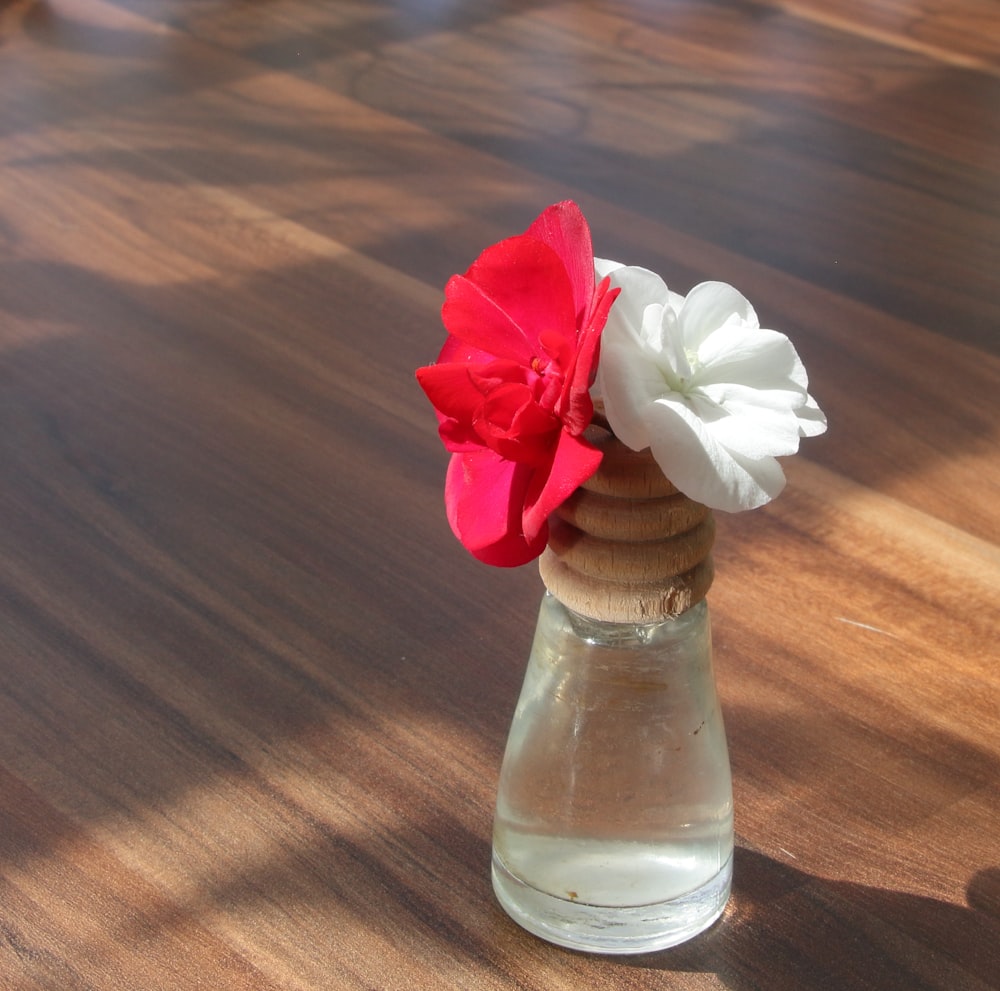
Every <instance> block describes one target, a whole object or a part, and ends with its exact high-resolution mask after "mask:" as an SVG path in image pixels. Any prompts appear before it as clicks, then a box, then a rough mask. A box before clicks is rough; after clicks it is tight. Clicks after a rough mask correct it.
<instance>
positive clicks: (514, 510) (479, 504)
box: [444, 449, 548, 568]
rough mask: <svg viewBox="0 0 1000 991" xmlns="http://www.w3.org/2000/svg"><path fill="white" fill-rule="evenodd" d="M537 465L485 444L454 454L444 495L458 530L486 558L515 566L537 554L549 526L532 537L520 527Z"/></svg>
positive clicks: (474, 552)
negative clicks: (508, 458)
mask: <svg viewBox="0 0 1000 991" xmlns="http://www.w3.org/2000/svg"><path fill="white" fill-rule="evenodd" d="M533 474H534V472H533V470H532V469H531V468H529V467H528V466H526V465H518V464H515V463H514V462H512V461H506V460H504V459H503V458H501V457H500V455H498V454H497V453H496V452H494V451H491V450H489V449H483V450H481V451H477V452H475V453H471V454H456V455H453V456H452V458H451V461H450V462H449V464H448V473H447V475H446V478H445V490H444V499H445V506H446V508H447V511H448V522H449V523H450V524H451V529H452V531H453V532H454V534H455V536H456V537H458V539H459V540H460V541H461V542H462V544H463V546H464V547H465V548H466V550H468V551H469V553H470V554H472V555H473V557H476V558H478V559H479V560H480V561H483V562H484V563H486V564H492V565H496V566H498V567H505V568H513V567H517V566H518V565H520V564H526V563H527V562H528V561H531V560H533V559H534V558H536V557H538V555H539V554H541V552H542V551H543V550H544V549H545V541H546V540H547V539H548V529H547V528H543V530H542V531H541V532H539V533H538V534H537V535H536V536H535V538H534V539H533V540H530V541H529V540H527V539H526V538H525V536H524V534H523V532H522V529H521V514H522V508H523V506H524V501H525V497H526V493H527V488H528V485H529V483H530V482H531V477H532V475H533Z"/></svg>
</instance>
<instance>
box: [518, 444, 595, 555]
mask: <svg viewBox="0 0 1000 991" xmlns="http://www.w3.org/2000/svg"><path fill="white" fill-rule="evenodd" d="M601 457H602V455H601V452H600V451H599V450H598V449H597V448H596V447H594V446H593V444H591V443H590V442H589V441H586V440H584V439H583V438H582V437H577V436H575V435H573V434H571V433H569V431H566V430H564V431H563V432H562V433H561V435H560V437H559V444H558V446H557V447H556V451H555V455H554V457H553V459H552V466H551V467H550V468H549V469H548V471H538V472H536V473H535V477H534V478H533V479H532V481H531V485H530V486H529V488H528V492H527V495H526V499H525V507H524V517H523V524H524V533H525V536H526V537H527V538H528V539H529V540H531V539H533V538H535V537H536V536H537V535H538V534H541V533H542V532H543V531H544V532H547V526H546V524H547V522H548V518H549V515H550V514H551V513H552V511H553V510H555V509H557V508H558V507H559V506H561V505H562V504H563V503H564V502H565V501H566V500H567V499H568V498H569V497H570V496H571V495H572V494H573V492H574V491H575V490H576V489H577V488H579V486H581V485H582V484H583V483H584V482H585V481H587V479H588V478H590V476H591V475H593V474H594V472H595V471H597V469H598V467H599V465H600V463H601Z"/></svg>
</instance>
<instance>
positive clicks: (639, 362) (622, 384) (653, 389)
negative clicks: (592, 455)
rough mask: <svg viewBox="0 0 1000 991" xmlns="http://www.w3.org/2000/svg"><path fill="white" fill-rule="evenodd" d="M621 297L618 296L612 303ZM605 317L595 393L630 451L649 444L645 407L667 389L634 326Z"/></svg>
mask: <svg viewBox="0 0 1000 991" xmlns="http://www.w3.org/2000/svg"><path fill="white" fill-rule="evenodd" d="M622 298H624V294H623V296H620V297H619V298H618V300H616V301H615V306H617V305H618V303H619V302H620V301H621V299H622ZM614 310H615V307H612V309H611V313H612V315H611V316H610V317H609V318H608V325H607V326H606V327H605V328H604V335H603V337H602V339H601V360H600V362H599V364H598V366H597V382H596V383H595V390H594V391H595V393H596V394H597V395H598V396H599V397H600V398H601V399H602V400H603V402H604V412H605V415H606V416H607V417H608V422H609V423H610V424H611V428H612V430H614V432H615V434H616V436H617V437H618V439H619V440H621V442H622V443H623V444H625V445H627V446H628V447H630V448H632V450H634V451H641V450H643V449H644V448H646V447H649V434H648V431H647V430H646V422H645V420H644V418H643V412H644V410H645V408H646V407H647V406H648V405H649V404H650V403H652V402H654V401H655V400H656V399H658V398H659V397H660V396H662V395H663V394H664V393H665V392H668V391H669V388H668V386H667V384H666V382H665V381H664V379H663V375H662V374H661V372H660V370H659V368H658V367H657V363H656V361H655V360H654V357H653V355H652V354H651V353H650V352H649V351H648V350H647V349H646V347H645V346H644V344H643V342H642V341H641V340H640V338H639V335H638V333H637V331H636V329H635V328H634V327H633V326H632V325H631V324H629V323H627V322H624V321H614Z"/></svg>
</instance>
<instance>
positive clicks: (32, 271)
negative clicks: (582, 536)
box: [0, 0, 1000, 991]
mask: <svg viewBox="0 0 1000 991" xmlns="http://www.w3.org/2000/svg"><path fill="white" fill-rule="evenodd" d="M567 197H569V198H573V199H576V200H577V201H578V202H579V203H580V204H581V206H582V207H583V209H584V211H585V213H586V214H587V217H588V219H589V220H590V223H591V226H592V228H593V232H594V239H595V243H596V246H597V250H598V254H601V255H604V256H606V257H611V258H616V259H619V260H621V261H626V262H630V263H633V264H642V265H645V266H646V267H649V268H652V269H654V270H656V271H658V272H660V273H661V274H663V275H664V277H665V278H666V279H667V281H668V282H669V283H670V285H671V286H672V287H674V288H676V289H677V290H679V291H681V292H686V291H687V289H688V288H690V287H691V286H692V285H693V284H694V283H696V282H698V281H701V280H703V279H706V278H712V279H721V280H724V281H728V282H731V283H732V284H734V285H736V286H737V287H739V288H740V289H741V290H742V291H743V292H744V293H746V295H747V296H748V297H749V298H750V299H751V301H752V302H753V303H754V304H755V306H756V307H757V310H758V312H759V313H760V314H761V317H762V319H763V321H764V323H765V324H766V325H769V326H774V327H777V328H780V329H782V330H784V331H786V332H787V333H788V334H789V335H790V336H791V337H792V338H793V340H794V341H795V343H796V345H797V347H798V350H799V352H800V354H801V355H802V356H803V359H804V360H805V362H806V365H807V367H808V368H809V370H810V373H811V390H812V392H813V394H814V395H815V396H816V397H817V398H818V399H819V401H820V403H821V405H822V406H823V407H824V409H825V411H826V412H827V414H828V416H829V420H830V429H829V432H828V434H827V435H826V436H824V437H822V438H819V439H815V440H812V441H809V442H807V443H806V444H805V445H804V450H803V453H802V454H801V455H800V456H799V457H798V458H796V459H793V460H792V461H790V462H788V463H787V474H788V477H789V485H788V488H787V490H786V492H785V493H784V494H782V496H781V497H780V498H779V499H778V500H777V501H776V502H774V503H773V504H771V505H770V506H768V507H766V508H765V509H763V510H759V511H756V512H753V513H748V514H742V515H738V516H726V517H722V518H720V520H719V536H718V543H717V548H716V564H717V569H718V577H717V579H716V583H715V586H714V587H713V589H712V592H711V595H710V603H711V607H712V612H713V621H714V628H715V646H716V673H717V676H718V681H719V690H720V693H721V696H722V701H723V705H724V711H725V717H726V721H727V728H728V733H729V741H730V749H731V756H732V763H733V770H734V777H735V792H736V803H737V833H738V843H739V850H738V854H737V860H736V881H735V892H734V897H733V900H732V903H731V905H730V908H729V909H728V911H727V913H726V916H725V918H724V919H723V921H722V922H721V924H719V925H717V926H716V927H714V928H713V929H712V930H711V931H709V932H708V933H706V934H704V935H703V936H701V937H699V938H697V939H696V940H694V941H693V942H691V943H689V944H686V945H684V946H682V947H680V948H677V949H675V950H673V951H669V952H664V953H660V954H655V955H652V956H646V957H639V958H635V959H631V960H629V959H614V958H602V957H590V956H584V955H579V954H574V953H571V952H567V951H563V950H560V949H557V948H555V947H552V946H549V945H547V944H545V943H542V942H540V941H538V940H536V939H534V938H532V937H530V936H528V935H527V934H525V933H523V932H522V931H521V930H520V929H519V928H517V927H516V926H515V925H514V924H513V923H512V922H510V921H509V920H508V918H507V917H506V916H505V915H504V914H503V912H502V911H501V910H500V909H499V908H498V906H497V905H496V903H495V902H494V899H493V897H492V893H491V890H490V882H489V873H488V862H489V852H490V826H491V821H492V804H493V798H494V793H495V788H496V776H497V771H498V767H499V761H500V756H501V753H502V748H503V745H504V741H505V738H506V732H507V727H508V724H509V720H510V716H511V713H512V711H513V706H514V702H515V699H516V696H517V693H518V689H519V684H520V679H521V676H522V673H523V670H524V664H525V661H526V657H527V651H528V646H529V642H530V638H531V634H532V630H533V626H534V619H535V612H536V608H537V602H538V598H539V595H540V592H541V585H540V581H539V579H538V576H537V573H536V571H535V569H533V568H532V567H531V566H528V567H526V568H523V569H518V570H506V569H492V568H489V567H486V566H484V565H480V564H478V563H477V562H475V561H474V560H472V559H471V558H470V557H469V556H468V555H467V554H466V553H465V552H464V550H463V549H462V548H461V547H460V546H459V544H458V543H457V542H456V541H455V540H454V538H453V537H452V536H451V533H450V531H449V529H448V526H447V523H446V521H445V516H444V510H443V505H442V486H443V473H444V466H445V463H446V454H445V452H444V450H443V449H442V448H441V447H440V445H439V443H438V440H437V437H436V434H435V429H434V421H433V415H432V412H431V409H430V406H429V405H428V404H427V402H426V400H425V398H424V397H423V395H422V394H421V393H420V391H419V389H418V388H417V386H416V384H415V381H414V378H413V370H414V369H415V368H416V367H417V366H418V365H421V364H424V363H426V362H428V361H430V360H433V358H434V356H435V355H436V353H437V350H438V347H439V346H440V343H441V342H442V340H443V330H442V328H441V325H440V320H439V306H440V301H441V295H442V287H443V285H444V283H445V281H446V280H447V278H448V277H449V276H450V275H451V274H452V273H454V272H459V271H464V269H465V268H466V267H467V266H468V265H469V263H470V262H471V261H472V259H473V258H474V257H475V256H476V255H477V254H478V252H479V251H480V250H481V249H482V248H483V247H485V246H486V245H487V244H489V243H492V242H493V241H496V240H498V239H500V238H502V237H505V236H508V235H510V234H514V233H517V232H519V231H521V230H523V229H524V227H526V226H527V224H528V223H529V222H530V221H531V219H532V218H533V217H534V216H535V215H536V214H537V213H538V212H539V211H540V210H541V209H542V208H543V207H544V206H546V205H547V204H549V203H551V202H555V201H556V200H559V199H563V198H567ZM998 412H1000V8H998V7H997V5H996V3H995V2H993V0H949V3H947V4H944V3H932V2H931V0H923V2H915V0H914V2H910V0H754V2H743V0H676V2H668V0H593V2H571V0H562V2H555V0H552V2H544V0H477V2H469V3H459V2H455V0H396V2H391V0H345V2H342V3H333V2H328V3H315V2H307V0H271V2H268V3H263V2H257V3H234V2H230V3H225V2H222V0H189V2H185V3H177V2H169V0H50V2H45V0H5V2H0V417H2V419H0V988H2V989H3V991H27V989H46V991H48V989H52V991H73V989H102V991H104V989H129V991H139V989H141V991H154V989H178V991H183V989H188V988H196V987H197V988H210V989H213V991H231V989H237V988H240V989H244V988H246V989H265V988H267V989H281V991H298V989H355V988H357V989H362V988H365V989H380V991H381V989H407V991H409V989H425V988H428V989H434V988H456V989H472V991H479V989H508V988H510V989H513V988H518V989H539V991H543V989H544V991H552V989H564V988H565V989H574V991H575V989H581V988H594V989H598V988H599V989H612V991H614V989H626V988H643V989H653V988H694V989H702V988H730V989H738V991H746V989H756V988H759V989H765V991H775V989H779V991H781V989H793V991H799V989H813V988H817V989H819V988H823V989H837V991H842V989H853V988H872V989H900V991H913V989H926V988H935V989H942V991H956V989H986V988H996V987H998V986H1000V784H998V781H1000V664H998V662H1000V649H998V646H997V640H998V632H1000V622H998V613H1000V550H998V546H997V544H998V536H1000V443H998V442H1000V422H998Z"/></svg>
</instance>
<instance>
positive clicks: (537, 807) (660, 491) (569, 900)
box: [492, 450, 733, 953]
mask: <svg viewBox="0 0 1000 991" xmlns="http://www.w3.org/2000/svg"><path fill="white" fill-rule="evenodd" d="M617 453H618V454H619V455H621V454H622V452H621V450H617ZM605 460H606V462H607V461H608V460H609V459H608V457H607V454H606V458H605ZM624 460H625V461H626V462H629V463H628V464H627V465H626V467H628V468H629V471H627V472H625V473H624V475H623V473H622V472H621V471H618V470H617V468H616V462H615V459H614V458H612V459H611V463H609V464H607V465H606V466H605V467H602V473H601V474H600V476H599V477H598V478H596V480H595V481H594V482H593V483H590V485H591V488H592V489H595V490H596V491H585V492H582V493H580V494H579V496H578V497H577V498H574V499H572V500H571V501H570V503H569V504H568V507H567V508H566V510H564V511H561V515H560V518H559V519H557V520H555V521H553V522H554V527H553V531H554V532H553V537H552V539H551V541H550V547H549V549H548V550H547V551H546V554H545V556H543V559H542V569H541V570H542V575H543V578H544V579H545V582H546V585H547V586H548V591H547V592H546V593H545V596H544V598H543V600H542V604H541V609H540V612H539V617H538V623H537V627H536V632H535V638H534V643H533V646H532V650H531V655H530V658H529V661H528V666H527V671H526V673H525V678H524V684H523V687H522V690H521V695H520V699H519V701H518V704H517V708H516V711H515V714H514V717H513V721H512V725H511V729H510V734H509V736H508V741H507V747H506V752H505V755H504V759H503V765H502V769H501V773H500V781H499V787H498V792H497V807H496V818H495V822H494V834H493V867H492V870H493V886H494V890H495V892H496V895H497V898H498V899H499V901H500V904H501V905H502V906H503V908H504V909H505V910H506V912H507V913H508V914H509V915H510V916H511V917H512V918H513V919H514V920H515V921H516V922H518V923H519V924H520V925H521V926H523V927H524V928H525V929H527V930H528V931H530V932H532V933H534V934H535V935H537V936H540V937H542V938H543V939H546V940H548V941H550V942H553V943H557V944H560V945H563V946H567V947H572V948H574V949H578V950H585V951H592V952H600V953H642V952H648V951H652V950H658V949H663V948H666V947H669V946H673V945H675V944H677V943H680V942H683V941H684V940H687V939H689V938H691V937H692V936H694V935H696V934H697V933H699V932H701V931H703V930H704V929H706V928H707V927H708V926H710V925H711V924H712V923H713V922H714V921H715V920H716V919H717V918H718V917H719V916H720V915H721V914H722V912H723V910H724V908H725V905H726V902H727V899H728V897H729V891H730V885H731V877H732V854H733V802H732V782H731V776H730V767H729V755H728V750H727V745H726V736H725V730H724V728H723V721H722V714H721V711H720V707H719V701H718V697H717V694H716V688H715V680H714V677H713V671H712V648H711V633H710V625H709V615H708V605H707V603H706V601H705V600H704V592H705V591H706V590H707V587H708V584H710V582H711V562H710V558H709V556H708V550H707V549H708V547H710V545H711V540H712V533H713V532H714V531H713V529H712V525H711V519H710V514H708V513H707V511H706V510H704V507H697V506H696V505H694V504H690V505H684V503H685V502H687V501H686V500H684V497H683V496H679V494H678V493H676V490H674V489H673V488H672V487H671V486H670V485H669V483H667V482H666V480H665V479H662V476H660V477H659V478H657V473H656V471H654V470H652V469H650V467H649V464H648V463H645V462H641V461H640V462H636V461H634V459H633V460H632V461H631V462H630V461H629V459H628V458H627V457H626V458H625V459H624ZM621 462H622V458H621V457H619V458H618V461H617V465H618V468H620V467H621ZM639 464H641V465H642V473H643V478H644V479H645V480H640V482H639V483H636V479H635V471H634V470H633V469H636V467H637V465H639ZM611 476H615V477H611ZM609 477H610V481H609ZM623 477H625V478H626V481H625V482H623ZM602 486H603V487H605V488H608V489H609V491H601V489H602ZM623 491H624V493H625V494H624V495H622V494H621V493H622V492H623ZM664 493H666V494H664ZM652 503H656V504H657V506H656V507H653V506H652ZM637 516H638V517H643V518H644V519H645V522H643V523H641V525H638V530H637V522H636V517H637ZM597 517H600V519H599V520H598V522H596V523H595V522H594V520H595V518H597ZM623 517H630V518H629V519H627V520H625V521H624V522H623ZM653 517H655V518H656V519H657V520H658V521H659V522H657V523H655V524H654V525H652V526H650V525H649V520H650V519H651V518H653ZM667 518H669V520H668V522H667V523H664V519H667ZM581 527H586V529H582V528H581ZM594 531H596V534H595V532H594ZM637 533H638V534H639V536H637ZM616 535H617V536H616ZM623 535H624V536H623ZM609 543H611V544H614V545H615V546H614V553H611V552H610V551H609V547H608V546H607V545H608V544H609ZM638 545H643V546H641V547H640V548H639V550H637V551H635V553H633V552H632V550H630V548H634V547H636V546H638ZM630 555H631V556H630ZM609 559H610V560H611V561H612V563H611V564H609V563H608V561H609ZM653 559H655V560H653ZM637 562H638V563H637Z"/></svg>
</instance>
